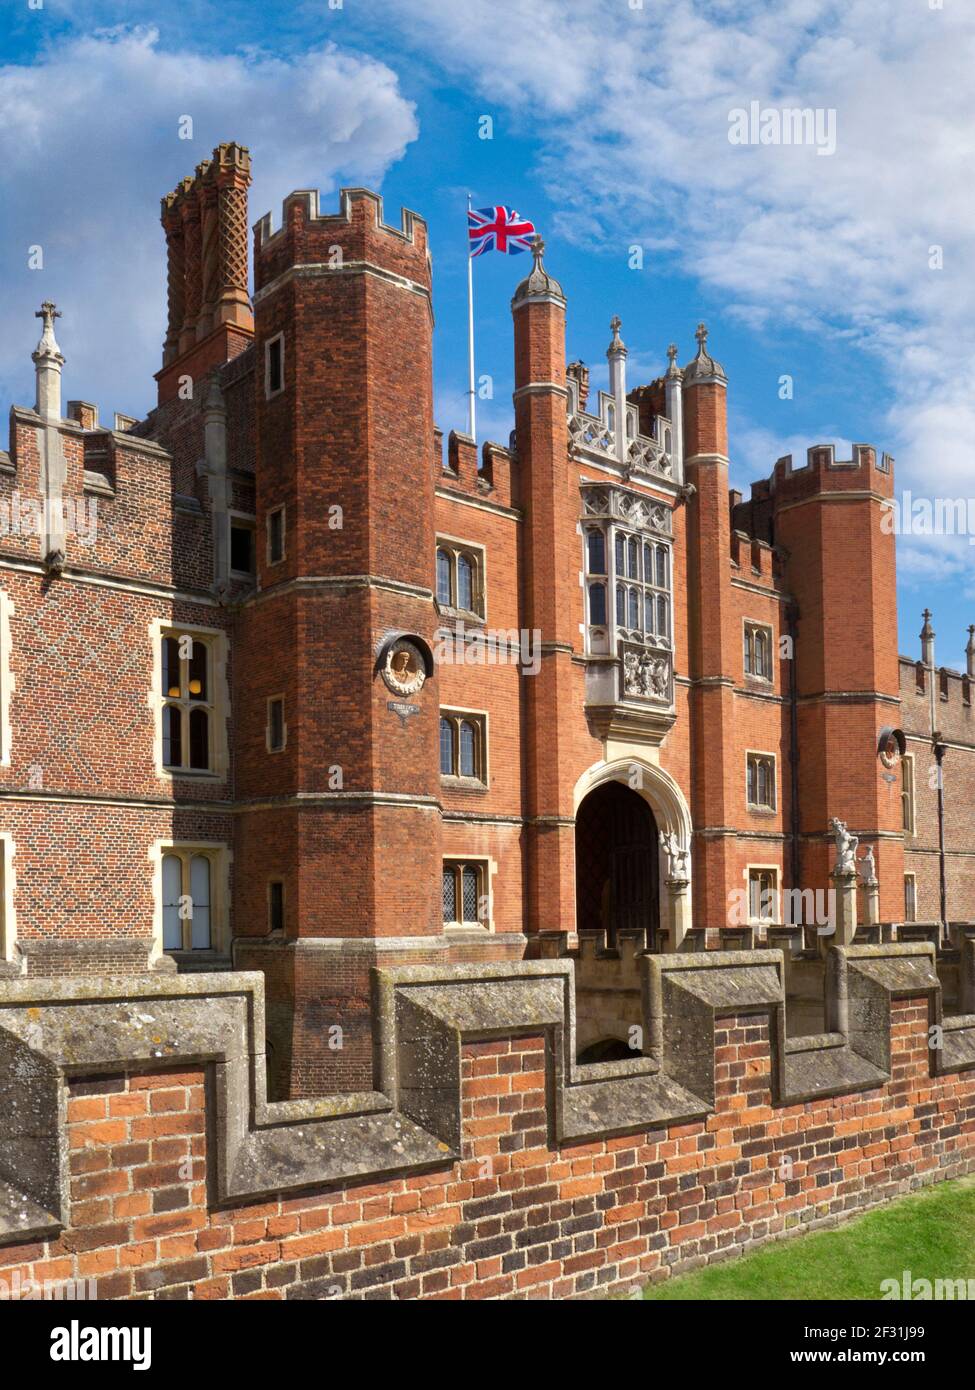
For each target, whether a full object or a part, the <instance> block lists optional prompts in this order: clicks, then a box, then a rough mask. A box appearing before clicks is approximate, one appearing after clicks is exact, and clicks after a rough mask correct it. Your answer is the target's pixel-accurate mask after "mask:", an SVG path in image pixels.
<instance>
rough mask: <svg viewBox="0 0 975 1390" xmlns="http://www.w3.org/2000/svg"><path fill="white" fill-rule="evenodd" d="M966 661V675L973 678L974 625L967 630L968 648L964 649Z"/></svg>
mask: <svg viewBox="0 0 975 1390" xmlns="http://www.w3.org/2000/svg"><path fill="white" fill-rule="evenodd" d="M965 657H966V659H967V661H968V674H969V676H972V677H975V624H973V625H972V626H971V627H970V628H969V629H968V646H967V647H966V648H965Z"/></svg>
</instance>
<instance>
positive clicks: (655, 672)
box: [623, 651, 670, 699]
mask: <svg viewBox="0 0 975 1390" xmlns="http://www.w3.org/2000/svg"><path fill="white" fill-rule="evenodd" d="M669 680H670V668H669V666H668V664H667V659H666V657H659V656H653V655H652V653H650V652H647V651H645V652H640V653H639V654H638V653H637V652H632V651H629V652H624V653H623V690H624V692H625V694H627V695H643V696H646V697H648V698H649V699H661V698H662V697H665V696H666V695H667V689H668V685H669Z"/></svg>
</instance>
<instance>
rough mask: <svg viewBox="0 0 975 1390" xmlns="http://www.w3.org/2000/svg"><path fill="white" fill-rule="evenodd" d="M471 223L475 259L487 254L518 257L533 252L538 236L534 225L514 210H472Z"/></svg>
mask: <svg viewBox="0 0 975 1390" xmlns="http://www.w3.org/2000/svg"><path fill="white" fill-rule="evenodd" d="M467 222H468V227H467V235H468V237H469V238H470V247H471V258H472V259H473V257H474V256H483V255H484V252H485V251H500V252H502V254H504V255H507V256H517V255H518V253H519V252H520V251H530V250H531V244H532V241H533V240H534V238H535V235H536V232H535V224H534V222H526V221H525V219H524V218H523V217H519V216H518V214H517V213H516V212H515V210H514V208H505V207H496V208H468V209H467Z"/></svg>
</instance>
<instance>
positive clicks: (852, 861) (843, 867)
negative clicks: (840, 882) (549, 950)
mask: <svg viewBox="0 0 975 1390" xmlns="http://www.w3.org/2000/svg"><path fill="white" fill-rule="evenodd" d="M829 824H830V829H831V830H832V831H833V835H834V836H835V838H836V868H835V870H834V872H835V873H838V874H855V873H856V868H857V865H856V857H857V845H858V844H859V843H860V840H859V837H858V836H856V835H851V834H850V832H849V830H847V828H846V821H842V820H837V819H836V817H835V816H833V817H832V819H831V820H830V823H829ZM871 858H872V851H871Z"/></svg>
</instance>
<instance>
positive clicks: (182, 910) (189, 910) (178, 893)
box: [162, 848, 214, 951]
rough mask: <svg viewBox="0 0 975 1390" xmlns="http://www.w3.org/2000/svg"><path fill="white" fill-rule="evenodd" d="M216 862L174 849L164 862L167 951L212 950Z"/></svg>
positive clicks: (167, 851)
mask: <svg viewBox="0 0 975 1390" xmlns="http://www.w3.org/2000/svg"><path fill="white" fill-rule="evenodd" d="M213 869H214V865H213V859H212V857H211V855H209V854H203V853H194V852H190V851H188V850H180V849H178V848H173V849H169V850H166V852H165V853H164V854H163V859H162V917H163V942H162V944H163V950H164V951H209V950H212V948H213V944H214V940H213V911H212V909H213V886H214V885H213V878H214V873H213Z"/></svg>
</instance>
